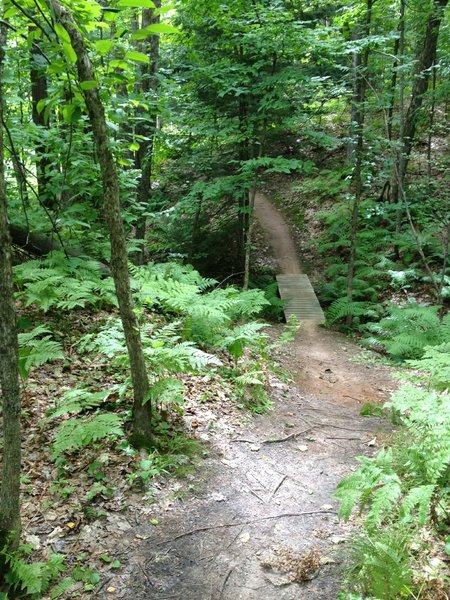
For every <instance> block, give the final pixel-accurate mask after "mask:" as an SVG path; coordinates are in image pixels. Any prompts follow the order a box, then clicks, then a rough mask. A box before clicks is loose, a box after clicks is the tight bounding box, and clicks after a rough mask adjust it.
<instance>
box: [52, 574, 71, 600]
mask: <svg viewBox="0 0 450 600" xmlns="http://www.w3.org/2000/svg"><path fill="white" fill-rule="evenodd" d="M76 585H77V582H76V581H75V580H74V579H73V578H72V577H64V579H62V580H61V581H60V582H59V583H58V584H57V585H55V586H54V587H53V588H52V590H51V593H50V598H51V600H56V598H59V597H60V596H62V595H63V594H64V593H65V592H68V591H69V590H71V589H72V588H73V587H75V586H76Z"/></svg>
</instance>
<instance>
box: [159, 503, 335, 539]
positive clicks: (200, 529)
mask: <svg viewBox="0 0 450 600" xmlns="http://www.w3.org/2000/svg"><path fill="white" fill-rule="evenodd" d="M336 514H337V513H336V511H334V510H308V511H305V512H299V513H282V514H281V515H271V516H268V517H259V518H257V519H251V520H250V521H239V522H237V523H223V524H222V525H210V526H209V527H197V528H196V529H191V530H190V531H185V532H184V533H180V534H179V535H176V536H175V537H173V538H170V539H168V540H163V541H162V542H156V545H157V546H161V545H162V544H168V543H169V542H175V541H176V540H180V539H181V538H184V537H187V536H188V535H195V534H196V533H203V532H205V531H213V530H214V529H225V528H227V527H240V526H241V525H252V523H259V522H260V521H269V520H270V519H284V518H290V517H307V516H311V515H336Z"/></svg>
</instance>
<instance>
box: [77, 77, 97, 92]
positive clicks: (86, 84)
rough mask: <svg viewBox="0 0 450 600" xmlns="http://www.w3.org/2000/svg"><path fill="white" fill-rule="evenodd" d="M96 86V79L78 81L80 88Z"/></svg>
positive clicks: (87, 88) (90, 88)
mask: <svg viewBox="0 0 450 600" xmlns="http://www.w3.org/2000/svg"><path fill="white" fill-rule="evenodd" d="M97 87H98V83H97V81H94V80H93V79H90V80H88V79H86V81H81V82H80V88H81V89H82V90H93V89H95V88H97Z"/></svg>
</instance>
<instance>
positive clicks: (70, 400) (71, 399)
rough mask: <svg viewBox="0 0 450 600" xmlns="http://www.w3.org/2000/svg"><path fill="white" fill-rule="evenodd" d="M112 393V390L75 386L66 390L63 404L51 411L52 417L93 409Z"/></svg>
mask: <svg viewBox="0 0 450 600" xmlns="http://www.w3.org/2000/svg"><path fill="white" fill-rule="evenodd" d="M110 394H111V390H103V391H101V392H90V391H89V390H85V389H82V388H74V389H72V390H69V391H68V392H66V393H65V394H64V396H63V398H62V402H61V404H60V405H59V406H58V408H56V409H55V410H53V411H51V413H50V417H49V418H50V419H56V418H57V417H60V416H61V415H70V414H77V413H80V412H83V411H85V410H92V409H93V408H97V407H98V406H100V405H101V404H102V403H103V402H104V401H105V400H106V399H107V398H108V396H109V395H110Z"/></svg>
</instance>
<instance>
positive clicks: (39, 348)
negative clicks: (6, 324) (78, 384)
mask: <svg viewBox="0 0 450 600" xmlns="http://www.w3.org/2000/svg"><path fill="white" fill-rule="evenodd" d="M49 332H50V331H49V330H48V329H47V328H46V327H44V326H43V325H39V326H37V327H35V328H34V329H33V330H32V331H30V332H28V333H19V335H18V340H19V373H20V376H21V377H22V379H27V378H28V375H29V374H30V370H31V369H32V367H40V366H42V365H44V364H45V363H47V362H51V361H53V360H59V359H62V358H64V352H63V349H62V346H61V344H60V343H59V342H57V341H55V340H53V339H52V338H51V335H44V334H46V333H49ZM42 335H44V337H40V336H42Z"/></svg>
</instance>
